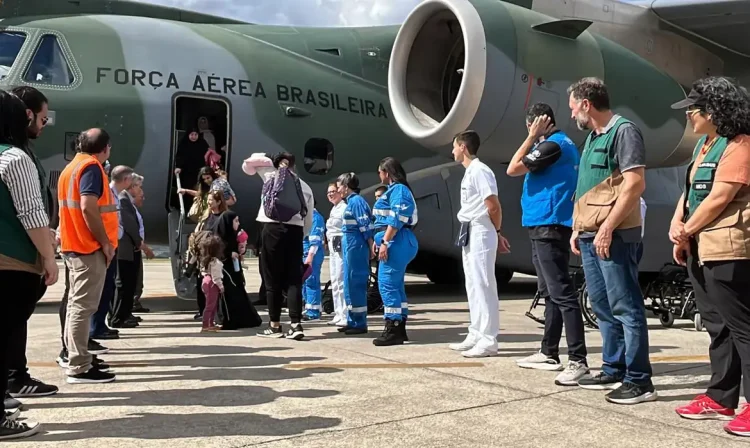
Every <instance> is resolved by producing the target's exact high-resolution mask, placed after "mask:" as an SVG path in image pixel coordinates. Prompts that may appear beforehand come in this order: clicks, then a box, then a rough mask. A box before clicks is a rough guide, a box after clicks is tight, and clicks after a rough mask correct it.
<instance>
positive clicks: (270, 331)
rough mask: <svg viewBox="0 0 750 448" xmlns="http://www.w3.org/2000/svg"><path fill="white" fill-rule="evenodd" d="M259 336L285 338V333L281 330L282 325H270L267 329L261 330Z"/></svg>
mask: <svg viewBox="0 0 750 448" xmlns="http://www.w3.org/2000/svg"><path fill="white" fill-rule="evenodd" d="M258 336H260V337H262V338H283V337H284V333H282V332H281V325H279V326H278V327H276V328H274V327H272V326H270V325H269V326H268V327H266V329H265V330H263V331H259V332H258Z"/></svg>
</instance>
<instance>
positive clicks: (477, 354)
mask: <svg viewBox="0 0 750 448" xmlns="http://www.w3.org/2000/svg"><path fill="white" fill-rule="evenodd" d="M461 355H463V357H464V358H487V357H489V356H497V349H494V350H492V349H489V348H479V347H476V346H475V347H474V348H472V349H470V350H466V351H465V352H461Z"/></svg>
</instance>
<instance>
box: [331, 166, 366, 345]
mask: <svg viewBox="0 0 750 448" xmlns="http://www.w3.org/2000/svg"><path fill="white" fill-rule="evenodd" d="M336 184H337V186H338V189H339V193H340V194H341V197H343V198H344V201H345V202H346V209H344V225H343V227H342V232H343V234H344V238H343V244H342V248H343V257H342V258H343V259H344V298H345V300H346V305H347V306H348V307H349V316H348V319H347V323H346V326H345V327H339V329H338V331H341V332H344V333H346V334H347V335H355V334H364V333H367V279H368V278H369V276H370V258H371V252H370V248H371V247H372V243H373V240H372V212H371V211H370V206H369V205H368V204H367V201H365V200H364V199H363V198H362V196H360V195H359V178H358V177H357V175H356V174H354V173H345V174H342V175H341V176H339V177H338V179H336Z"/></svg>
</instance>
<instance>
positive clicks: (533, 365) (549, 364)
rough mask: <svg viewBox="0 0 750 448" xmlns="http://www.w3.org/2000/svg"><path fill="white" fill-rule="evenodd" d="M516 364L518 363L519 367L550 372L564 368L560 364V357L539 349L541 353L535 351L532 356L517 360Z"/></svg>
mask: <svg viewBox="0 0 750 448" xmlns="http://www.w3.org/2000/svg"><path fill="white" fill-rule="evenodd" d="M516 364H517V365H518V367H522V368H524V369H536V370H547V371H550V372H555V371H558V372H559V371H560V370H563V368H564V367H563V365H562V364H560V360H559V359H555V358H552V357H549V356H547V355H545V354H544V353H542V352H541V351H539V353H534V354H533V355H531V356H527V357H525V358H522V359H519V360H517V361H516Z"/></svg>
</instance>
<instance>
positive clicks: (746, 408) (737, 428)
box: [724, 403, 750, 437]
mask: <svg viewBox="0 0 750 448" xmlns="http://www.w3.org/2000/svg"><path fill="white" fill-rule="evenodd" d="M724 431H726V432H728V433H729V434H734V435H736V436H742V437H750V405H748V404H747V403H745V404H744V405H742V410H741V411H740V413H739V414H737V417H735V418H734V420H732V421H731V422H729V423H727V424H726V425H724Z"/></svg>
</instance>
